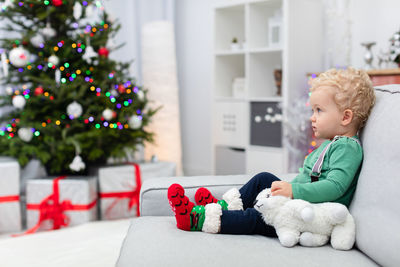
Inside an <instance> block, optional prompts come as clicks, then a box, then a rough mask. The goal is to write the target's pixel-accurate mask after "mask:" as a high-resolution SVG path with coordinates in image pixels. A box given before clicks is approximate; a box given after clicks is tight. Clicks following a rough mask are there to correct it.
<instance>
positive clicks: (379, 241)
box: [117, 85, 400, 267]
mask: <svg viewBox="0 0 400 267" xmlns="http://www.w3.org/2000/svg"><path fill="white" fill-rule="evenodd" d="M376 95H377V103H376V106H375V107H374V109H373V111H372V114H371V117H370V119H369V121H368V123H367V125H366V127H365V128H364V130H363V132H362V135H361V140H362V143H363V147H364V162H363V167H362V170H361V174H360V178H359V182H358V187H357V191H356V193H355V196H354V199H353V202H352V204H351V206H350V211H351V213H352V214H353V216H354V218H355V220H356V225H357V234H356V246H355V247H354V249H352V250H350V251H338V250H335V249H333V248H332V247H331V246H330V245H326V246H323V247H318V248H306V247H301V246H296V247H294V248H285V247H283V246H281V245H280V243H279V241H278V239H277V238H267V237H263V236H257V235H254V236H245V235H218V234H207V233H202V232H185V231H181V230H179V229H177V228H176V226H175V224H176V223H175V219H174V217H173V214H172V212H171V209H170V207H169V205H168V200H167V188H168V187H169V185H171V184H172V183H180V184H181V185H182V186H183V187H184V188H185V190H186V192H187V195H188V196H189V197H190V198H191V200H192V201H193V196H194V193H195V191H196V190H197V188H199V187H201V186H205V187H208V188H209V189H210V190H211V192H213V193H214V194H215V196H216V197H218V198H220V197H221V196H222V194H223V193H224V192H225V191H226V190H228V189H229V188H231V187H240V186H241V185H243V184H244V183H245V182H246V181H247V180H248V179H250V178H251V177H250V176H246V175H235V176H214V177H213V176H207V177H180V178H172V179H165V178H164V179H161V178H158V179H151V180H148V181H146V182H145V183H144V184H143V187H142V191H141V211H142V216H141V217H139V218H136V219H133V220H132V224H131V226H130V229H129V231H128V234H127V236H126V238H125V240H124V242H123V246H122V248H121V253H120V256H119V259H118V262H117V266H118V267H131V266H176V267H178V266H202V267H206V266H296V267H297V266H307V267H310V266H340V267H345V266H363V267H365V266H378V265H382V266H400V204H399V202H400V167H399V166H400V85H390V86H382V87H377V88H376ZM266 169H268V166H266ZM278 176H279V175H278ZM293 176H294V175H290V174H287V175H280V177H281V178H284V179H286V180H290V179H291V178H293Z"/></svg>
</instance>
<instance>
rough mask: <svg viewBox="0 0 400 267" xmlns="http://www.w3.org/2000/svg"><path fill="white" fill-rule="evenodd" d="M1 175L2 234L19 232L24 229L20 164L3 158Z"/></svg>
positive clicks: (1, 160)
mask: <svg viewBox="0 0 400 267" xmlns="http://www.w3.org/2000/svg"><path fill="white" fill-rule="evenodd" d="M0 173H1V175H0V233H5V232H17V231H20V230H21V228H22V225H21V207H20V197H19V179H20V168H19V164H18V162H17V161H16V160H14V159H12V158H5V157H1V158H0Z"/></svg>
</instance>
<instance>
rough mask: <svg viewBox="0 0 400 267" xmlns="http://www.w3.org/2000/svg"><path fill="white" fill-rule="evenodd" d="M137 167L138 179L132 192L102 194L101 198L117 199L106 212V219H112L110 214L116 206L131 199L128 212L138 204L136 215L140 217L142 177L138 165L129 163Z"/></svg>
mask: <svg viewBox="0 0 400 267" xmlns="http://www.w3.org/2000/svg"><path fill="white" fill-rule="evenodd" d="M128 164H130V165H133V167H135V178H136V187H135V188H133V189H132V191H125V192H110V193H100V198H109V197H115V198H116V199H115V200H114V201H113V202H112V203H111V205H110V206H109V207H108V208H107V210H106V212H105V216H106V217H108V218H109V217H110V216H109V215H110V212H111V210H112V209H113V208H114V206H115V205H116V204H117V203H118V202H119V201H121V200H122V199H123V198H129V199H130V200H129V204H128V210H131V209H132V207H133V205H135V204H136V214H137V216H140V208H139V196H140V188H141V187H142V178H141V175H140V167H139V165H138V164H136V163H128Z"/></svg>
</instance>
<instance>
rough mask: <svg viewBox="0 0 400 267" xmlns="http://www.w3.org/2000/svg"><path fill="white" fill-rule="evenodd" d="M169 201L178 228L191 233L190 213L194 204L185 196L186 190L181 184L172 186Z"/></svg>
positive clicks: (169, 190) (169, 191)
mask: <svg viewBox="0 0 400 267" xmlns="http://www.w3.org/2000/svg"><path fill="white" fill-rule="evenodd" d="M168 200H169V204H170V205H171V208H172V211H173V212H174V213H175V219H176V226H177V227H178V228H179V229H182V230H186V231H190V212H191V211H192V209H193V207H194V203H193V202H190V201H189V198H188V197H187V196H185V189H183V187H182V186H181V185H180V184H172V185H171V186H170V187H169V188H168Z"/></svg>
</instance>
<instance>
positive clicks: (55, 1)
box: [53, 0, 63, 6]
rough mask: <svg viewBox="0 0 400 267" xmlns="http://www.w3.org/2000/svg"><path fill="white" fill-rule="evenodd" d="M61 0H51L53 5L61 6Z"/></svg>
mask: <svg viewBox="0 0 400 267" xmlns="http://www.w3.org/2000/svg"><path fill="white" fill-rule="evenodd" d="M62 4H63V1H62V0H53V6H62Z"/></svg>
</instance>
